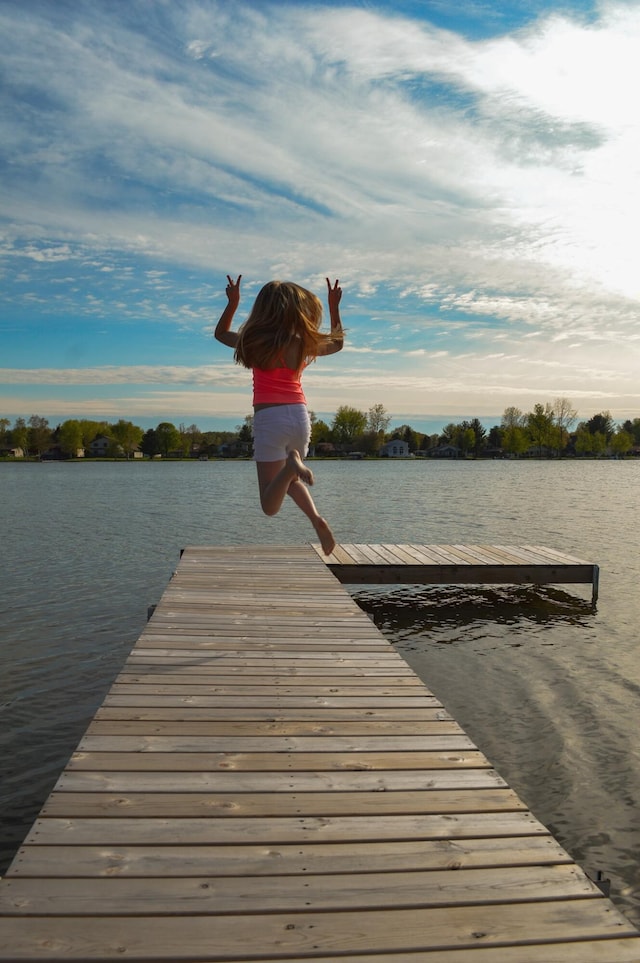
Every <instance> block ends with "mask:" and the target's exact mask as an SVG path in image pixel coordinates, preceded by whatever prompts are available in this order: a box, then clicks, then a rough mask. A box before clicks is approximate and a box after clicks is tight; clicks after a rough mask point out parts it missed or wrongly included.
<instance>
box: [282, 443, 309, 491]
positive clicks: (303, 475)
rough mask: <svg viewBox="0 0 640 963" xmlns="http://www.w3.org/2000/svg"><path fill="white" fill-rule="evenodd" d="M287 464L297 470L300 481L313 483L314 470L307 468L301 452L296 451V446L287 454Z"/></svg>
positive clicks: (307, 483)
mask: <svg viewBox="0 0 640 963" xmlns="http://www.w3.org/2000/svg"><path fill="white" fill-rule="evenodd" d="M287 464H288V465H289V467H290V468H291V469H293V471H295V473H296V475H297V476H298V478H299V479H300V481H303V482H304V483H305V484H306V485H313V472H312V471H311V469H310V468H307V466H306V465H305V463H304V462H303V460H302V458H301V457H300V452H299V451H296V450H295V448H294V449H292V450H291V451H290V452H289V454H288V455H287Z"/></svg>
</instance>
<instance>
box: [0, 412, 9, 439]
mask: <svg viewBox="0 0 640 963" xmlns="http://www.w3.org/2000/svg"><path fill="white" fill-rule="evenodd" d="M10 424H11V422H10V421H9V419H8V418H0V445H7V444H8V443H9V425H10Z"/></svg>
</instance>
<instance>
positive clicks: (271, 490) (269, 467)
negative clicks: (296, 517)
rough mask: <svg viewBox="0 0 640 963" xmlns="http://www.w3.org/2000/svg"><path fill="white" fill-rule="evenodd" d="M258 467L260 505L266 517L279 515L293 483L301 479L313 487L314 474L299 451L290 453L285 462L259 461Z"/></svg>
mask: <svg viewBox="0 0 640 963" xmlns="http://www.w3.org/2000/svg"><path fill="white" fill-rule="evenodd" d="M256 467H257V469H258V487H259V489H260V504H261V506H262V511H263V512H264V513H265V515H277V514H278V512H279V511H280V509H281V507H282V503H283V501H284V498H285V495H286V494H287V492H288V491H289V485H290V484H291V482H292V481H294V480H297V479H298V478H301V479H302V481H303V482H306V483H307V485H313V474H312V472H311V471H310V469H309V468H307V466H306V465H305V464H304V462H303V461H302V459H301V457H300V454H299V452H297V451H290V452H289V454H288V455H287V457H286V459H284V460H283V461H258V462H256ZM309 497H311V496H309Z"/></svg>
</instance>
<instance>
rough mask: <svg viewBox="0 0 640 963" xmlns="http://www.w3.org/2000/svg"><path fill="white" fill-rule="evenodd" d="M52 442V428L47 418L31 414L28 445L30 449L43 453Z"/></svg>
mask: <svg viewBox="0 0 640 963" xmlns="http://www.w3.org/2000/svg"><path fill="white" fill-rule="evenodd" d="M50 444H51V429H50V428H49V422H48V421H47V419H46V418H42V417H41V416H40V415H31V417H30V418H29V430H28V446H29V450H30V451H34V452H35V453H36V455H41V454H42V453H43V451H46V450H47V448H48V447H49V446H50Z"/></svg>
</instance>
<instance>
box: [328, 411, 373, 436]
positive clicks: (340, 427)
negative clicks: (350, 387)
mask: <svg viewBox="0 0 640 963" xmlns="http://www.w3.org/2000/svg"><path fill="white" fill-rule="evenodd" d="M366 427H367V416H366V415H365V413H364V412H363V411H358V409H357V408H351V407H349V405H341V406H340V407H339V408H338V410H337V411H336V413H335V415H334V418H333V424H332V426H331V432H332V434H333V437H334V440H335V441H337V442H338V443H339V444H342V445H352V444H353V443H354V442H355V440H356V439H357V438H359V437H360V436H361V435H362V434H364V431H365V429H366Z"/></svg>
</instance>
